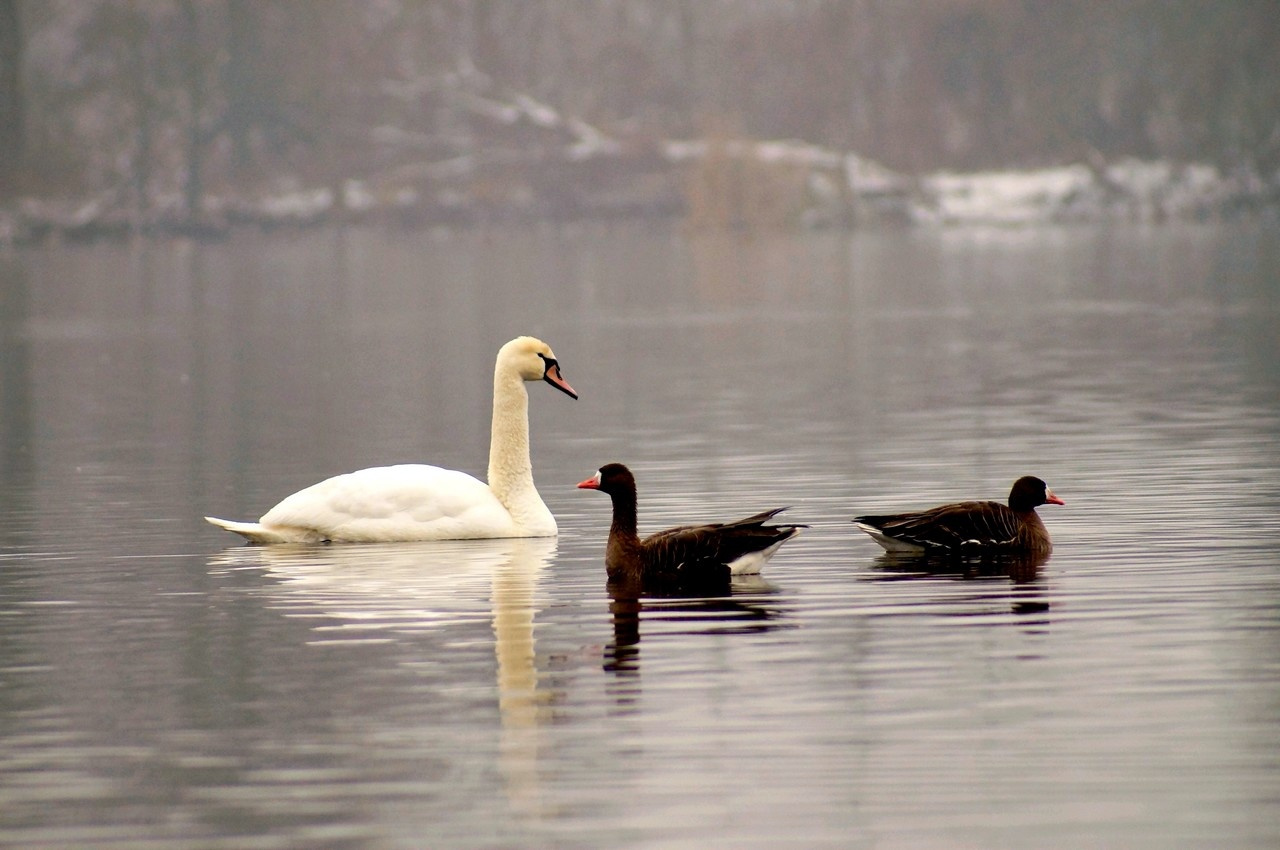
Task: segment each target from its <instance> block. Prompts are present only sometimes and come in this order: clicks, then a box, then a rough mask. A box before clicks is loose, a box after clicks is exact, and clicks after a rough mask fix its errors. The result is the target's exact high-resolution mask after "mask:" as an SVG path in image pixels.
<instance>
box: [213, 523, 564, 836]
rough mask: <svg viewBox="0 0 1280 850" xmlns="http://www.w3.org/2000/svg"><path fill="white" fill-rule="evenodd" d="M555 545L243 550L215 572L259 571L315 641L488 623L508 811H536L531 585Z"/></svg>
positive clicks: (228, 555) (518, 541) (541, 715)
mask: <svg viewBox="0 0 1280 850" xmlns="http://www.w3.org/2000/svg"><path fill="white" fill-rule="evenodd" d="M555 552H556V538H554V537H543V538H502V539H491V540H466V541H435V542H426V543H376V544H333V545H328V544H279V545H275V546H261V547H259V546H240V547H235V548H232V549H228V550H226V551H225V552H222V553H219V554H218V555H216V556H215V557H214V558H213V559H212V560H211V561H210V566H211V567H213V568H214V569H215V570H222V571H226V570H265V572H266V573H267V574H268V575H269V576H271V577H272V578H274V579H276V580H277V582H278V583H277V584H276V585H275V586H274V590H275V596H276V600H277V607H279V608H280V609H281V610H283V611H284V613H285V616H291V617H308V618H314V619H316V620H317V623H316V625H315V626H313V631H314V632H315V633H316V634H317V638H316V639H315V640H314V641H313V643H318V644H326V645H332V644H335V643H368V642H391V641H394V640H396V635H397V634H400V635H406V634H414V633H421V632H423V631H427V630H436V629H442V628H447V627H450V626H456V625H458V624H463V623H476V622H482V621H486V620H487V621H489V622H490V623H491V625H492V629H493V636H494V653H495V655H496V659H497V695H498V708H499V713H500V716H501V721H502V729H501V740H500V752H501V757H500V769H501V771H502V773H503V776H504V778H505V781H506V789H507V794H508V799H509V801H510V802H511V804H512V805H513V806H514V807H515V808H517V809H519V810H521V811H523V812H525V813H526V814H534V815H537V814H539V813H540V812H541V811H542V808H543V805H542V798H541V793H540V789H539V781H538V756H539V752H540V750H541V748H542V741H541V731H540V727H541V726H542V724H543V723H544V722H545V721H546V719H547V705H548V703H549V701H550V700H549V698H548V695H547V694H546V693H544V692H543V690H541V689H540V688H539V674H538V668H537V656H536V653H535V648H534V628H533V627H534V617H535V615H536V614H537V610H538V609H537V607H536V606H537V585H538V578H539V575H540V573H541V572H542V570H543V569H544V568H545V567H546V565H547V564H548V563H549V562H550V560H551V558H552V557H553V556H554V555H555Z"/></svg>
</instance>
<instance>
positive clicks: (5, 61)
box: [0, 0, 1280, 209]
mask: <svg viewBox="0 0 1280 850" xmlns="http://www.w3.org/2000/svg"><path fill="white" fill-rule="evenodd" d="M1276 11H1277V7H1276V3H1275V0H1124V2H1116V3H1097V2H1092V0H931V2H895V0H522V2H508V1H507V0H384V2H378V3H360V2H346V1H345V0H0V199H3V198H5V197H10V198H11V197H13V196H15V195H17V194H19V193H21V194H32V195H42V194H46V195H47V194H58V193H66V194H77V193H81V194H82V193H93V192H102V191H113V192H116V193H127V194H129V195H130V196H131V197H133V198H134V202H135V203H136V204H137V206H138V207H139V208H145V207H151V206H155V205H157V204H164V203H170V204H175V203H176V204H183V205H185V206H186V207H187V209H196V208H197V207H198V205H199V203H200V199H201V198H202V197H203V196H204V195H205V194H206V193H208V192H213V191H216V192H227V191H236V190H240V191H243V190H245V189H251V188H253V187H256V186H259V185H261V184H262V183H263V181H264V180H269V179H273V178H278V177H280V176H281V175H287V176H290V177H292V178H294V179H296V180H297V181H299V182H301V183H303V184H308V185H315V184H320V185H324V184H326V183H333V184H335V185H336V184H337V183H338V182H340V181H342V180H344V179H346V178H367V177H371V176H376V175H379V174H383V175H385V174H387V173H389V172H394V171H395V170H396V169H403V168H406V167H408V166H410V165H412V164H413V163H433V162H437V163H438V162H447V161H449V160H450V159H451V158H456V157H460V156H465V155H466V154H467V153H468V152H469V151H475V150H477V149H483V147H484V146H485V144H486V143H487V141H488V139H487V137H486V133H487V132H488V131H487V130H486V129H485V126H484V125H483V124H477V122H476V121H475V120H473V119H474V116H475V114H476V108H475V102H474V101H473V100H471V98H473V97H474V96H476V95H483V96H486V97H491V98H493V99H494V100H495V101H498V102H501V101H503V100H504V99H507V100H509V99H510V98H513V97H518V96H520V95H528V96H530V97H532V98H536V99H537V100H538V101H539V102H542V103H546V104H548V105H551V106H553V107H555V108H556V109H557V110H559V111H560V112H561V113H562V114H564V115H572V116H578V117H581V118H582V119H584V120H585V121H587V122H590V123H591V124H593V125H595V126H597V127H600V128H603V129H605V130H607V131H608V132H609V133H610V134H612V135H613V136H615V137H617V138H622V139H632V140H644V139H653V138H690V137H696V136H700V135H704V134H706V133H708V132H709V131H710V130H712V129H714V130H715V131H716V132H721V133H723V132H725V130H726V128H728V129H729V132H731V133H733V134H735V135H741V136H744V137H752V138H762V139H764V138H788V139H802V140H805V141H807V142H810V143H814V144H819V145H824V146H829V147H832V148H836V149H841V150H847V151H854V152H857V153H859V154H862V155H864V156H868V157H871V158H873V159H877V160H879V161H881V162H883V163H885V164H886V165H888V166H890V167H892V168H895V169H899V170H902V171H906V172H920V171H925V170H932V169H939V168H956V169H971V168H983V167H992V166H1006V165H1042V164H1048V163H1059V162H1074V161H1081V160H1084V159H1089V158H1101V159H1104V160H1105V159H1113V158H1118V157H1124V156H1136V157H1144V158H1154V157H1167V158H1172V159H1175V160H1181V161H1191V160H1197V161H1207V162H1212V163H1215V164H1218V165H1221V166H1225V167H1229V168H1238V167H1249V168H1253V169H1256V170H1257V171H1259V172H1260V173H1262V174H1264V175H1274V174H1275V172H1276V170H1277V169H1278V168H1280V14H1276ZM531 114H532V113H531ZM534 123H535V124H536V121H535V122H534ZM506 141H508V142H509V141H510V139H507V140H506Z"/></svg>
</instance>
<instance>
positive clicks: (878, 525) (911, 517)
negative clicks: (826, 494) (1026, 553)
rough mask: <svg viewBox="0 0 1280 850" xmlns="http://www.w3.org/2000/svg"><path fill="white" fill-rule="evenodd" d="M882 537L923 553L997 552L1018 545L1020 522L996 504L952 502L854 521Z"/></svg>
mask: <svg viewBox="0 0 1280 850" xmlns="http://www.w3.org/2000/svg"><path fill="white" fill-rule="evenodd" d="M854 522H857V523H861V524H862V525H867V526H870V527H872V528H874V529H876V530H877V531H879V532H880V533H881V534H883V535H884V536H885V537H891V538H893V539H894V540H900V541H902V542H904V543H909V544H911V545H914V546H919V547H921V548H922V549H925V550H926V551H930V550H932V551H938V550H944V551H948V552H959V551H962V550H964V549H969V548H974V549H1000V548H1003V547H1012V546H1016V545H1017V544H1018V539H1019V538H1018V532H1019V528H1020V525H1021V521H1020V519H1019V517H1018V515H1017V514H1016V513H1014V512H1013V511H1012V510H1010V509H1009V507H1008V506H1007V505H1002V504H1000V503H999V502H954V503H952V504H949V505H939V506H938V507H936V508H930V509H929V510H927V511H916V512H913V513H902V514H885V515H880V516H860V517H855V518H854Z"/></svg>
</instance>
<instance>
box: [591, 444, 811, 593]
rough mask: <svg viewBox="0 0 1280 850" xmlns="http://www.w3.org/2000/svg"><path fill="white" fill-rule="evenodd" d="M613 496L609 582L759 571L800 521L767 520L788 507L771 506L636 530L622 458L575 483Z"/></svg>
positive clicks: (665, 582)
mask: <svg viewBox="0 0 1280 850" xmlns="http://www.w3.org/2000/svg"><path fill="white" fill-rule="evenodd" d="M578 487H579V488H580V489H583V490H600V491H602V492H605V493H608V494H609V498H610V499H612V500H613V524H612V525H611V526H610V527H609V544H608V547H607V549H606V551H605V567H606V569H607V570H608V573H609V581H611V582H627V583H635V584H639V585H642V586H651V587H652V586H659V587H693V586H707V585H718V584H727V583H728V581H729V578H730V576H736V575H748V574H751V573H758V572H760V567H761V566H762V565H763V564H764V562H765V561H767V560H769V558H771V557H772V556H773V553H774V552H776V551H778V547H779V546H781V545H782V544H783V543H785V542H786V541H787V540H789V539H790V538H791V537H793V536H795V535H796V534H797V533H798V532H799V531H800V529H802V528H806V527H807V526H804V525H765V524H764V523H765V522H766V521H768V520H770V519H772V518H773V517H775V516H777V515H778V514H780V513H782V512H783V511H785V510H786V508H775V509H774V510H771V511H765V512H764V513H761V514H756V515H755V516H750V517H747V518H746V519H740V520H738V521H737V522H726V523H716V524H711V525H684V526H680V527H678V528H670V529H667V530H666V531H659V532H657V533H656V534H651V535H649V536H648V537H646V538H644V539H643V540H641V539H640V536H639V534H637V532H636V479H635V477H634V476H633V475H632V474H631V470H629V469H627V468H626V467H625V466H623V465H622V464H620V463H610V464H606V465H605V466H602V467H600V469H599V471H598V472H596V474H595V475H593V476H592V477H590V478H588V479H587V480H586V481H583V482H582V483H581V484H579V485H578Z"/></svg>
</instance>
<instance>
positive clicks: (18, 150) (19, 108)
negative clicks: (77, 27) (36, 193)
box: [0, 0, 26, 197]
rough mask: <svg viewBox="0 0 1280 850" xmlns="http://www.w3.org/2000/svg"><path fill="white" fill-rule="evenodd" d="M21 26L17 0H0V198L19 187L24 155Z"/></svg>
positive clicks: (24, 105) (24, 123) (24, 107)
mask: <svg viewBox="0 0 1280 850" xmlns="http://www.w3.org/2000/svg"><path fill="white" fill-rule="evenodd" d="M25 154H26V102H25V100H24V98H23V92H22V27H21V21H20V20H19V17H18V0H0V197H4V196H5V195H8V194H10V193H11V192H14V191H15V190H16V189H17V188H18V182H19V177H20V175H21V174H22V167H23V162H24V160H25V158H26V156H25Z"/></svg>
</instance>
